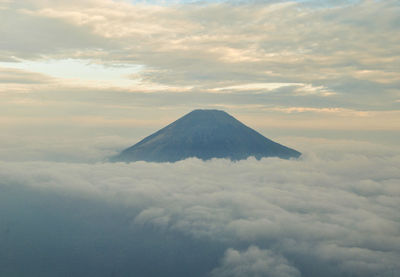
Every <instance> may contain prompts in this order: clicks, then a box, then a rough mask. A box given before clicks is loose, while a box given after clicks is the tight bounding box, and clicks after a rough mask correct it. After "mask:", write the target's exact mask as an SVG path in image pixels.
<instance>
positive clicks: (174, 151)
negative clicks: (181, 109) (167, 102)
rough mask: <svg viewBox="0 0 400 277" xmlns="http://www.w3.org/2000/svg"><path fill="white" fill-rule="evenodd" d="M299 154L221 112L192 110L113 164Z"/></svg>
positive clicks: (291, 156)
mask: <svg viewBox="0 0 400 277" xmlns="http://www.w3.org/2000/svg"><path fill="white" fill-rule="evenodd" d="M300 155H301V153H299V152H297V151H296V150H293V149H291V148H288V147H286V146H283V145H281V144H278V143H276V142H274V141H272V140H270V139H267V138H266V137H264V136H263V135H261V134H259V133H258V132H256V131H255V130H253V129H251V128H249V127H247V126H246V125H244V124H243V123H241V122H240V121H238V120H237V119H235V118H234V117H233V116H231V115H229V114H228V113H226V112H225V111H221V110H202V109H197V110H193V111H191V112H190V113H188V114H186V115H185V116H183V117H181V118H179V119H178V120H176V121H175V122H173V123H171V124H169V125H168V126H166V127H164V128H163V129H161V130H159V131H157V132H155V133H154V134H152V135H150V136H148V137H146V138H144V139H143V140H141V141H139V142H138V143H137V144H135V145H133V146H131V147H129V148H127V149H125V150H123V151H122V152H121V153H120V154H119V155H117V156H115V157H113V158H112V160H113V161H125V162H130V161H148V162H176V161H179V160H183V159H186V158H190V157H197V158H199V159H202V160H208V159H211V158H228V159H231V160H242V159H247V158H248V157H250V156H254V157H255V158H257V159H260V158H263V157H279V158H285V159H288V158H297V157H299V156H300Z"/></svg>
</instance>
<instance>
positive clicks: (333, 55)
mask: <svg viewBox="0 0 400 277" xmlns="http://www.w3.org/2000/svg"><path fill="white" fill-rule="evenodd" d="M96 3H97V5H94V6H93V3H92V2H91V1H82V2H79V3H78V2H73V3H72V4H71V3H70V2H64V1H58V2H57V4H52V3H51V2H48V1H47V2H46V1H45V2H42V1H38V2H36V4H35V5H34V6H33V7H32V6H29V5H26V7H25V10H24V12H21V9H16V10H15V11H13V10H12V9H11V10H7V11H6V14H5V17H2V19H3V20H5V22H6V23H7V24H3V26H6V25H10V26H9V27H7V28H3V30H1V31H0V32H1V33H2V36H3V38H5V39H4V40H3V44H2V45H3V49H4V51H5V52H4V53H7V54H4V56H5V57H6V56H12V55H14V56H17V57H28V56H35V57H39V56H43V57H46V58H47V57H52V58H60V57H69V58H70V57H76V58H82V59H88V60H92V61H95V62H98V63H103V64H109V65H112V64H121V63H123V64H127V63H133V64H140V65H143V70H142V71H141V72H139V73H136V74H135V76H134V77H135V78H139V79H141V80H142V82H145V83H147V82H150V83H156V84H163V85H172V86H194V87H195V88H196V89H197V90H201V89H208V88H215V87H220V86H229V85H235V84H244V83H259V82H300V83H306V84H312V85H316V86H318V85H323V86H325V87H327V89H328V90H329V89H330V90H333V91H334V92H335V89H336V88H337V89H338V92H339V95H338V96H337V98H336V99H335V100H334V101H336V103H347V104H348V105H352V106H357V105H358V106H359V105H362V107H364V108H366V107H368V106H371V105H372V106H373V105H374V103H378V104H379V105H378V106H379V107H383V108H387V107H390V106H392V103H393V102H394V100H395V99H397V98H398V93H395V94H393V93H386V92H388V91H391V90H396V86H397V83H398V81H399V80H398V77H396V72H398V66H397V60H398V56H399V51H398V47H397V45H398V44H399V41H398V37H399V36H398V28H397V25H396V24H397V23H396V22H398V14H399V13H398V10H399V6H398V4H397V2H396V1H358V2H354V3H346V1H344V2H341V3H340V4H335V5H333V6H331V5H327V6H324V5H322V6H321V5H316V6H315V3H313V4H310V3H308V4H301V3H288V2H286V3H272V4H271V3H265V2H263V3H252V2H241V3H240V4H239V3H236V4H228V3H218V4H205V5H184V4H182V5H172V6H164V7H155V6H151V5H150V6H146V5H144V6H143V5H136V6H134V5H129V4H123V3H121V2H107V1H102V2H96ZM21 6H22V7H24V5H23V4H20V6H19V7H21ZM3 12H4V11H3ZM4 13H5V12H4ZM183 26H184V27H183ZM31 28H33V30H30V29H31ZM12 30H27V31H26V32H29V33H30V35H29V36H28V39H29V40H31V41H29V43H28V42H27V41H26V39H27V38H26V37H27V36H25V35H23V34H20V33H18V32H15V31H12ZM37 32H40V34H39V33H37ZM60 34H62V37H60ZM66 34H67V35H66ZM22 40H23V43H22ZM369 71H374V74H370V73H368V72H369ZM349 77H350V78H355V79H356V80H357V83H358V84H357V86H354V85H352V84H350V85H349V86H348V87H344V88H342V87H341V86H340V84H343V83H344V82H346V80H347V79H348V78H349ZM382 82H385V86H382V85H381V84H382ZM353 83H355V82H353ZM361 90H363V91H364V92H365V93H367V94H368V95H369V97H368V98H367V99H368V102H367V101H363V103H361V104H359V103H357V101H359V100H360V98H359V94H360V91H361ZM378 90H379V91H378ZM381 90H382V91H383V92H384V93H383V94H382V93H381V92H382V91H381ZM396 97H397V98H396ZM249 98H251V96H249ZM318 98H319V95H318V94H317V95H314V96H313V97H312V99H314V100H313V101H312V102H314V101H317V102H319V101H321V100H320V99H318ZM286 101H287V99H285V97H284V98H282V99H281V103H282V104H283V103H287V102H286ZM299 101H301V100H299ZM308 102H310V101H308ZM322 102H323V101H322ZM323 103H326V101H325V102H323Z"/></svg>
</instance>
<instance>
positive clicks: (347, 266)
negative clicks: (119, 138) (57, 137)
mask: <svg viewBox="0 0 400 277" xmlns="http://www.w3.org/2000/svg"><path fill="white" fill-rule="evenodd" d="M399 165H400V152H399V151H398V150H396V149H393V148H389V147H382V146H377V145H373V144H363V143H357V142H355V143H347V144H344V143H343V142H342V143H339V142H337V144H335V143H333V142H331V146H330V147H329V146H326V145H325V147H324V150H321V149H320V150H318V149H317V150H315V151H312V152H308V153H307V152H306V153H305V154H304V155H303V157H302V158H301V159H300V160H280V159H274V158H270V159H263V160H261V161H256V160H254V159H249V160H247V161H241V162H236V163H232V162H230V161H227V160H213V161H209V162H202V161H200V160H196V159H189V160H185V161H182V162H178V163H175V164H168V163H167V164H154V163H144V162H137V163H131V164H123V163H116V164H108V163H98V164H82V163H73V164H72V163H54V162H1V164H0V180H1V181H0V188H1V190H2V193H1V195H2V196H1V198H2V199H1V201H0V203H1V204H0V205H1V210H2V212H1V214H0V220H1V222H2V224H1V228H2V234H3V235H2V241H1V243H2V245H3V246H4V247H2V250H1V251H0V254H1V255H2V257H3V258H2V259H1V262H0V263H2V266H1V267H0V268H1V270H2V273H3V274H5V273H8V274H9V275H10V276H12V275H13V274H17V273H18V274H20V275H19V276H28V275H24V270H27V272H28V271H29V272H32V271H36V272H42V274H43V276H46V274H48V275H49V276H51V275H53V276H54V274H56V272H57V270H60V272H61V273H60V272H59V273H58V274H61V275H58V276H64V275H65V276H67V275H68V274H72V273H71V272H75V274H82V272H85V274H88V275H86V276H110V275H111V276H113V275H112V274H114V276H128V275H129V274H144V275H146V276H157V275H158V276H160V274H161V275H163V276H187V275H188V274H189V275H193V276H203V275H206V274H210V275H211V276H321V275H323V276H396V274H398V273H399V272H400V271H399V270H400V268H399V266H398V260H399V258H400V239H399V237H400V220H399V216H398V215H399V206H400V187H399V181H400V168H399ZM82 248H84V249H82ZM32 251H33V252H32ZM32 253H36V254H35V255H34V258H32V256H30V259H31V260H32V259H33V260H32V261H30V262H29V263H28V266H27V267H26V268H24V269H21V268H19V267H17V266H16V265H17V264H18V262H19V261H23V260H26V259H28V258H27V256H28V255H29V254H30V255H32ZM77 253H79V255H78V254H77ZM74 255H78V256H77V257H76V258H73V256H74ZM48 259H49V260H48ZM182 259H183V260H182ZM132 260H134V262H132ZM181 260H182V263H184V265H182V263H181ZM82 263H83V264H86V265H87V267H86V268H85V266H84V265H82ZM99 263H100V264H101V266H99V268H98V269H96V264H97V265H98V264H99ZM153 263H155V264H157V266H154V264H153ZM40 265H41V266H40ZM60 267H61V268H62V269H60ZM67 267H68V268H69V269H66V268H67ZM74 270H75V271H74ZM157 270H159V271H157ZM112 272H114V273H112ZM160 272H164V273H163V274H162V273H160ZM18 274H17V275H18ZM26 274H27V273H26ZM29 274H31V273H29ZM62 274H64V275H62ZM118 274H119V275H118Z"/></svg>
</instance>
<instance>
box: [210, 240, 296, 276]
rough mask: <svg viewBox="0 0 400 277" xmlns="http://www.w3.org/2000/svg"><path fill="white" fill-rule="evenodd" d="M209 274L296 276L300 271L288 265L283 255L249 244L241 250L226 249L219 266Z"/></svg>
mask: <svg viewBox="0 0 400 277" xmlns="http://www.w3.org/2000/svg"><path fill="white" fill-rule="evenodd" d="M211 275H212V276H218V277H224V276H226V277H228V276H229V277H241V276H249V277H261V276H265V277H297V276H300V273H299V271H298V270H297V269H296V268H294V267H292V266H291V265H289V264H288V261H287V260H286V259H285V258H284V257H282V256H279V255H276V254H275V253H273V252H271V251H269V250H261V249H259V248H258V247H255V246H251V247H249V249H247V250H246V251H243V252H240V251H237V250H234V249H228V250H227V251H226V253H225V257H224V258H223V261H222V265H221V267H219V268H217V269H215V270H213V272H212V274H211Z"/></svg>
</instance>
